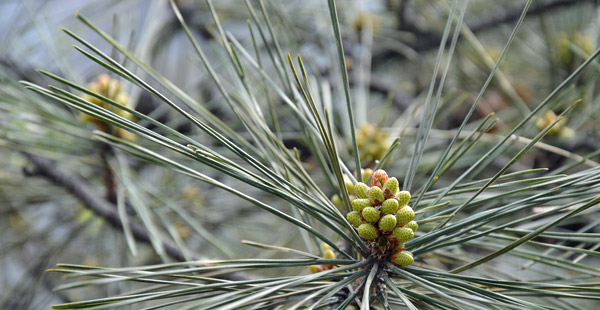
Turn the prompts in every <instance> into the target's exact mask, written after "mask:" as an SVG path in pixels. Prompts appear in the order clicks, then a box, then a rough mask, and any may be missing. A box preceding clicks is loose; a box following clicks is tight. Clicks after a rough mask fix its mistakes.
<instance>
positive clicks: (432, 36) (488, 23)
mask: <svg viewBox="0 0 600 310" xmlns="http://www.w3.org/2000/svg"><path fill="white" fill-rule="evenodd" d="M597 2H598V0H554V1H548V2H544V3H541V4H539V2H538V4H537V5H532V7H531V8H530V9H529V11H528V12H527V16H535V15H540V14H542V13H546V12H550V11H553V10H556V9H559V8H563V7H570V6H574V5H576V4H584V3H594V4H596V3H597ZM522 11H523V5H522V4H521V3H519V4H518V5H512V6H509V7H508V8H506V9H505V10H503V11H499V12H497V11H494V12H493V13H490V16H487V17H484V18H482V19H480V20H479V22H477V23H474V24H473V25H471V26H470V28H471V31H472V32H473V33H478V32H481V31H485V30H488V29H490V28H493V27H495V26H498V25H501V24H505V23H510V22H512V21H515V20H517V19H518V18H519V16H520V15H521V12H522ZM413 32H415V33H416V34H417V38H416V40H415V41H413V42H403V43H404V44H406V45H407V46H408V47H410V48H411V49H413V50H415V51H416V52H421V51H426V50H430V49H432V48H437V47H438V46H439V44H440V41H441V39H442V37H441V35H439V34H437V33H431V32H427V31H422V30H418V29H417V30H416V31H413ZM448 41H451V38H449V39H448ZM395 57H404V55H403V54H401V53H400V52H398V51H396V50H384V51H381V52H379V53H377V55H374V56H373V62H374V65H376V64H382V63H384V62H385V61H386V60H387V59H389V58H395Z"/></svg>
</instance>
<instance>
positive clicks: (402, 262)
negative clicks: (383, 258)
mask: <svg viewBox="0 0 600 310" xmlns="http://www.w3.org/2000/svg"><path fill="white" fill-rule="evenodd" d="M390 260H391V261H392V264H394V265H396V266H399V267H406V266H408V265H410V264H412V263H414V262H415V259H414V258H413V255H412V253H411V252H408V251H402V252H396V253H394V254H393V255H392V256H391V257H390Z"/></svg>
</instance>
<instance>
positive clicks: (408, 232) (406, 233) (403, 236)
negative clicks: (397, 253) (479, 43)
mask: <svg viewBox="0 0 600 310" xmlns="http://www.w3.org/2000/svg"><path fill="white" fill-rule="evenodd" d="M414 236H415V233H414V232H413V231H412V229H410V228H406V227H396V228H395V229H394V231H393V232H392V237H393V238H394V239H396V241H397V242H399V243H405V242H406V241H409V240H410V239H412V238H413V237H414Z"/></svg>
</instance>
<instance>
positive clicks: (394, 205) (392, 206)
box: [381, 198, 398, 214]
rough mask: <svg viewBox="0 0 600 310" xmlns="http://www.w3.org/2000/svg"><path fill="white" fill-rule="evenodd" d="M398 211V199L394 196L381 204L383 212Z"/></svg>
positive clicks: (394, 212) (391, 212)
mask: <svg viewBox="0 0 600 310" xmlns="http://www.w3.org/2000/svg"><path fill="white" fill-rule="evenodd" d="M397 211H398V200H396V199H394V198H390V199H387V200H386V201H384V202H383V204H381V212H383V214H396V212H397Z"/></svg>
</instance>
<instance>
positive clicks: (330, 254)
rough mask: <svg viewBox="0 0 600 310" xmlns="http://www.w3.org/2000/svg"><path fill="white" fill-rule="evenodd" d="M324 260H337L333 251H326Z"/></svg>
mask: <svg viewBox="0 0 600 310" xmlns="http://www.w3.org/2000/svg"><path fill="white" fill-rule="evenodd" d="M323 258H324V259H335V253H334V252H333V250H331V249H329V250H326V251H325V253H323Z"/></svg>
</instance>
